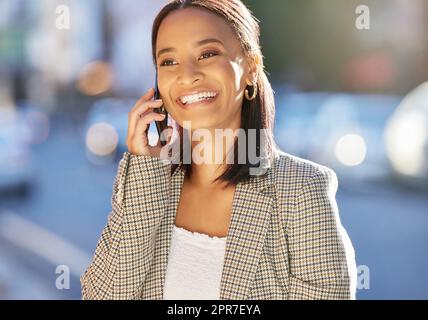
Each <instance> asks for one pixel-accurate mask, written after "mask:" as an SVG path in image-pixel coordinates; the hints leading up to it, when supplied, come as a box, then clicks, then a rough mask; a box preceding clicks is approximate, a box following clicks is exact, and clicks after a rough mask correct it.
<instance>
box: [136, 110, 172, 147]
mask: <svg viewBox="0 0 428 320" xmlns="http://www.w3.org/2000/svg"><path fill="white" fill-rule="evenodd" d="M163 119H165V116H163V115H162V114H159V113H156V112H152V113H149V114H147V115H145V116H144V117H143V118H141V119H140V120H139V121H138V123H137V126H136V128H135V134H134V136H133V137H132V138H133V139H140V138H143V139H147V134H146V133H145V131H146V129H147V128H148V126H149V124H150V123H151V122H153V121H155V120H156V121H161V120H163ZM144 141H145V143H146V144H148V143H147V141H146V140H144Z"/></svg>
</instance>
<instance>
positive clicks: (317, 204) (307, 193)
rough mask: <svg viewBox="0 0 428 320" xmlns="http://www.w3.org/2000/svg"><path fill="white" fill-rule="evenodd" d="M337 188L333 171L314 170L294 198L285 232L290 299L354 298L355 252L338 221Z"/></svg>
mask: <svg viewBox="0 0 428 320" xmlns="http://www.w3.org/2000/svg"><path fill="white" fill-rule="evenodd" d="M337 187H338V180H337V176H336V174H335V173H334V171H333V170H331V169H329V168H326V169H322V170H318V171H317V172H315V173H314V174H313V175H312V176H311V177H310V178H309V179H307V181H306V183H305V184H304V186H303V187H302V189H301V191H300V192H299V194H298V196H297V198H296V203H295V212H294V214H293V216H292V218H291V220H290V222H289V230H288V245H289V265H290V282H289V283H290V285H289V296H288V298H289V299H291V300H294V299H298V300H302V299H317V300H325V299H334V300H342V299H351V300H354V299H355V293H356V292H355V291H356V275H357V274H356V273H357V272H356V264H355V252H354V248H353V246H352V243H351V240H350V239H349V237H348V234H347V232H346V230H345V229H344V228H343V226H342V224H341V222H340V218H339V211H338V207H337V203H336V200H335V195H336V191H337Z"/></svg>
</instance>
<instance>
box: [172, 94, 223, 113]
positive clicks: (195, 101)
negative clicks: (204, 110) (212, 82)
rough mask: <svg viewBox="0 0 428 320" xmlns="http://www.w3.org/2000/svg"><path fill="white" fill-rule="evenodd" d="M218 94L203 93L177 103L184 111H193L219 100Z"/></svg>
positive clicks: (183, 98)
mask: <svg viewBox="0 0 428 320" xmlns="http://www.w3.org/2000/svg"><path fill="white" fill-rule="evenodd" d="M217 97H218V93H217V92H203V93H200V94H196V95H191V96H183V97H180V98H179V99H177V103H178V104H179V106H180V107H182V108H183V109H186V110H187V109H192V108H195V107H199V106H207V105H210V104H212V103H213V102H215V101H216V100H217Z"/></svg>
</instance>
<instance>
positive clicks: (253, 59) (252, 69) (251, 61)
mask: <svg viewBox="0 0 428 320" xmlns="http://www.w3.org/2000/svg"><path fill="white" fill-rule="evenodd" d="M260 64H261V59H260V57H259V56H258V55H257V54H252V55H250V57H248V66H249V68H248V73H247V78H246V81H247V84H248V85H252V84H254V83H256V82H257V80H258V72H259V69H260Z"/></svg>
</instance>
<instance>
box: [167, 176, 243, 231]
mask: <svg viewBox="0 0 428 320" xmlns="http://www.w3.org/2000/svg"><path fill="white" fill-rule="evenodd" d="M234 193H235V187H230V188H226V189H210V190H202V189H195V188H192V187H189V186H188V185H186V184H184V185H183V188H182V191H181V195H180V200H179V203H178V207H177V212H176V216H175V225H176V226H178V227H181V228H184V229H187V230H189V231H193V232H199V233H205V234H208V235H209V236H216V237H226V236H227V233H228V227H229V222H230V218H231V214H232V206H233V197H234Z"/></svg>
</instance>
